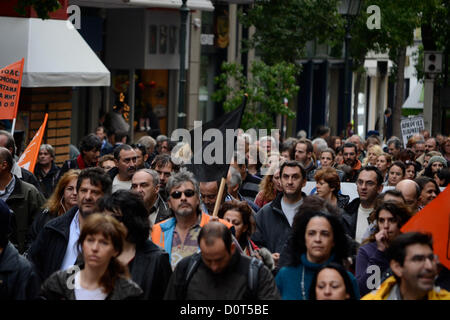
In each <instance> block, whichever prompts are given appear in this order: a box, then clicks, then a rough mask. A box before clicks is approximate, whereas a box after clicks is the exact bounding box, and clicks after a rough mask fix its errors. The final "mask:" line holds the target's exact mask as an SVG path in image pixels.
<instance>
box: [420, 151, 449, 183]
mask: <svg viewBox="0 0 450 320" xmlns="http://www.w3.org/2000/svg"><path fill="white" fill-rule="evenodd" d="M442 168H447V160H445V159H444V157H440V156H433V157H431V158H430V160H428V165H427V166H426V168H425V171H424V173H423V175H424V176H426V177H429V178H433V179H434V175H435V174H436V173H437V172H438V171H439V170H441V169H442Z"/></svg>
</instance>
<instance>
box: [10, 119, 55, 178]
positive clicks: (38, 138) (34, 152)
mask: <svg viewBox="0 0 450 320" xmlns="http://www.w3.org/2000/svg"><path fill="white" fill-rule="evenodd" d="M47 118H48V113H46V114H45V118H44V123H43V124H42V125H41V127H40V128H39V130H38V131H37V132H36V134H35V135H34V137H33V140H31V142H30V143H29V144H28V146H27V148H26V149H25V151H24V152H23V153H22V155H21V156H20V159H19V161H18V162H17V164H18V165H19V167H22V168H24V169H27V170H29V171H31V172H34V167H35V165H36V161H37V158H38V155H39V149H40V147H41V143H42V138H43V137H44V132H45V126H46V124H47Z"/></svg>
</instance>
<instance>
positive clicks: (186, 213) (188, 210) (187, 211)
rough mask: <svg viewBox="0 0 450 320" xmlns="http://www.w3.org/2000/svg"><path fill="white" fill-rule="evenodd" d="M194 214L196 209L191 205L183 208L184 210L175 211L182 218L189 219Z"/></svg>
mask: <svg viewBox="0 0 450 320" xmlns="http://www.w3.org/2000/svg"><path fill="white" fill-rule="evenodd" d="M192 213H194V208H192V206H191V205H189V207H188V206H183V207H182V208H180V207H178V209H177V210H176V211H175V214H176V215H178V216H180V217H187V216H190V215H191V214H192Z"/></svg>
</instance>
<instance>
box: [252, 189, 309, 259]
mask: <svg viewBox="0 0 450 320" xmlns="http://www.w3.org/2000/svg"><path fill="white" fill-rule="evenodd" d="M305 197H306V195H305V193H303V192H302V199H304V198H305ZM282 198H283V193H279V194H278V195H277V196H276V198H275V199H274V200H273V201H272V202H269V203H268V204H266V205H265V206H264V207H262V208H261V210H259V211H258V213H257V214H256V216H255V219H256V232H255V233H254V234H253V235H252V241H253V242H254V243H255V244H256V245H257V246H258V247H260V248H261V247H265V248H267V249H269V251H270V252H272V253H275V252H278V253H281V250H282V249H283V247H284V244H285V242H286V240H287V239H288V236H289V233H290V232H291V226H290V225H289V222H288V220H287V218H286V216H285V215H284V213H283V210H282V209H281V199H282Z"/></svg>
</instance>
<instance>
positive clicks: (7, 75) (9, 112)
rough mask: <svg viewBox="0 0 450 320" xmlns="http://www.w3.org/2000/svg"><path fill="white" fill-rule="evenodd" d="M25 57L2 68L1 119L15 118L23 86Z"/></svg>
mask: <svg viewBox="0 0 450 320" xmlns="http://www.w3.org/2000/svg"><path fill="white" fill-rule="evenodd" d="M23 64H24V59H23V58H22V60H20V61H17V62H14V63H13V64H10V65H9V66H6V67H5V68H3V69H0V119H8V120H11V119H15V118H16V116H17V109H18V106H19V96H20V87H21V86H22V73H23Z"/></svg>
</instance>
